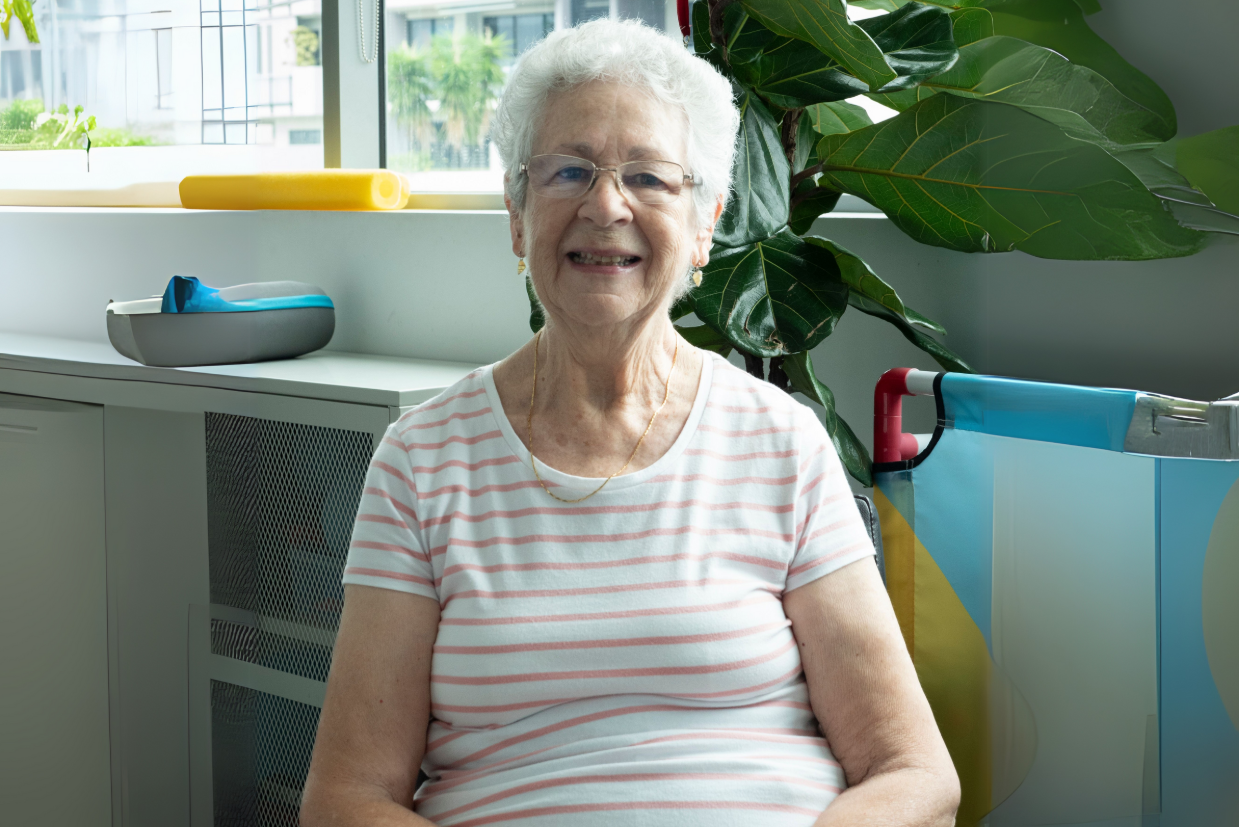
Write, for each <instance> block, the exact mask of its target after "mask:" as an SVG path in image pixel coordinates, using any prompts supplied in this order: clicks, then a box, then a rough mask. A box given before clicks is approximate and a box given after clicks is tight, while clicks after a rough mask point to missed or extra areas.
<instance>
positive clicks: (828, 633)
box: [783, 559, 959, 827]
mask: <svg viewBox="0 0 1239 827" xmlns="http://www.w3.org/2000/svg"><path fill="white" fill-rule="evenodd" d="M783 607H784V611H785V612H786V613H787V616H788V618H789V619H791V621H792V631H793V632H794V633H795V635H796V640H797V642H798V644H799V646H800V659H801V662H802V663H803V665H804V673H805V680H806V682H807V683H808V686H809V700H810V703H811V704H812V706H813V711H814V714H815V715H816V716H817V720H818V723H819V724H820V725H821V728H822V733H823V734H824V735H825V736H826V740H827V741H828V742H829V743H830V748H831V751H832V752H834V755H835V758H837V759H838V760H839V763H840V764H841V765H842V766H843V771H844V773H845V774H846V776H847V782H848V789H847V790H845V791H844V792H843V794H841V795H840V796H839V797H838V798H836V799H835V800H834V801H833V802H831V804H830V806H829V807H827V809H826V810H825V812H823V813H822V815H821V816H820V817H819V818H818V820H817V821H816V822H815V825H814V827H845V826H848V827H850V826H851V825H868V824H879V823H880V824H883V825H888V826H889V827H939V825H941V827H949V825H952V824H954V823H955V810H956V808H957V807H958V806H959V779H958V777H957V776H956V774H955V767H954V766H953V765H952V763H951V756H950V755H949V754H948V753H947V750H946V744H944V743H943V741H942V736H941V735H940V734H939V733H938V726H937V724H936V723H935V722H934V717H933V713H932V711H931V710H930V708H929V702H928V701H926V700H925V693H924V692H923V691H922V690H921V685H920V683H919V681H918V680H917V677H916V671H915V669H914V668H913V666H912V659H911V658H910V657H909V656H908V650H907V646H906V645H905V644H904V640H903V637H902V636H901V635H900V632H899V624H898V622H897V621H896V620H895V612H894V610H893V609H892V608H891V604H890V600H889V598H888V597H887V596H886V591H885V589H883V588H882V581H881V579H880V578H879V576H878V570H877V567H876V566H874V564H873V563H872V562H871V561H870V560H869V559H865V560H859V561H857V562H855V563H851V564H850V565H847V566H844V567H843V568H841V569H839V570H838V571H836V572H834V573H832V574H830V575H828V576H826V577H820V578H818V579H817V580H814V581H812V582H811V583H807V584H806V585H804V586H801V587H800V588H798V589H795V590H793V591H790V592H788V593H787V594H786V595H784V598H783Z"/></svg>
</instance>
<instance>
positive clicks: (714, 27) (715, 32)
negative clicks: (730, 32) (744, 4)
mask: <svg viewBox="0 0 1239 827" xmlns="http://www.w3.org/2000/svg"><path fill="white" fill-rule="evenodd" d="M734 2H736V0H709V5H710V40H711V42H713V43H714V44H715V45H717V46H718V47H719V48H720V49H722V50H723V61H724V62H728V63H729V62H730V61H728V58H727V33H726V32H725V31H724V29H723V12H725V11H726V10H727V7H728V6H730V5H731V4H732V3H734Z"/></svg>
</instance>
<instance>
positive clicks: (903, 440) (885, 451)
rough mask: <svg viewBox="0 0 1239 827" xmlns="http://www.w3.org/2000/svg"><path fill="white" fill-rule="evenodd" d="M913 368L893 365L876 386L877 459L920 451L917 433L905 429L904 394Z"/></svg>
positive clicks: (888, 459) (907, 456) (905, 456)
mask: <svg viewBox="0 0 1239 827" xmlns="http://www.w3.org/2000/svg"><path fill="white" fill-rule="evenodd" d="M911 372H912V368H892V369H891V370H888V371H887V372H886V373H884V374H882V378H881V379H879V380H878V384H877V386H876V387H875V388H874V389H873V461H874V462H875V463H877V462H899V461H901V460H905V459H911V458H912V457H914V456H916V455H917V453H918V452H919V450H920V449H919V447H918V446H917V444H916V437H914V436H912V434H905V433H903V398H904V397H905V396H911V395H912V394H911V393H910V392H909V391H908V382H907V380H908V374H909V373H911Z"/></svg>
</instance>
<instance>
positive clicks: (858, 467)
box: [783, 351, 873, 487]
mask: <svg viewBox="0 0 1239 827" xmlns="http://www.w3.org/2000/svg"><path fill="white" fill-rule="evenodd" d="M783 372H784V373H786V374H787V379H788V382H789V383H790V384H791V386H792V390H794V391H796V392H798V393H802V394H804V395H805V396H807V397H808V398H809V399H811V400H812V401H814V402H816V403H817V404H819V405H821V406H822V409H823V410H824V411H825V412H826V415H825V417H824V419H825V421H824V422H823V423H822V424H823V425H824V426H825V427H826V433H827V434H829V435H830V441H831V442H832V443H834V446H835V451H836V452H837V453H838V454H839V460H840V461H841V462H842V463H843V467H844V468H846V469H847V471H848V473H849V474H851V475H852V476H853V477H855V478H856V479H857V480H858V481H859V482H860V483H861V484H862V485H864V486H866V487H869V486H872V485H873V461H872V460H871V459H870V458H869V452H868V451H867V450H866V449H865V445H864V443H863V442H861V441H860V440H859V439H857V437H856V434H855V432H853V431H852V429H851V428H850V427H849V426H848V424H847V422H845V421H844V420H843V417H841V416H839V414H838V412H837V411H836V410H835V395H834V393H833V392H832V391H831V390H830V388H828V387H826V385H825V384H824V383H823V382H822V380H820V379H818V378H817V373H816V372H815V371H814V370H813V357H812V356H810V355H809V352H808V351H803V352H801V353H793V354H792V355H790V356H788V357H787V358H785V359H784V360H783Z"/></svg>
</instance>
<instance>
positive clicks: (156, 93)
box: [0, 0, 323, 181]
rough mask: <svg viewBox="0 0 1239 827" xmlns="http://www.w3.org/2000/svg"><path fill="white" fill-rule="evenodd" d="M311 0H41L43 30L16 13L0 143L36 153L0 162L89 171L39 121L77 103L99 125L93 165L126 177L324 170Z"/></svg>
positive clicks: (3, 75) (5, 56)
mask: <svg viewBox="0 0 1239 827" xmlns="http://www.w3.org/2000/svg"><path fill="white" fill-rule="evenodd" d="M320 3H321V0H128V2H120V3H112V2H97V0H40V2H37V3H35V4H34V17H35V25H36V28H37V31H38V36H39V41H40V42H38V43H34V44H31V43H30V42H29V41H28V40H27V37H26V34H25V32H24V31H23V29H22V27H21V26H20V25H16V24H15V25H13V26H12V27H10V35H9V37H8V39H3V37H2V36H0V123H3V124H4V126H3V127H0V150H8V149H24V150H31V149H34V150H44V151H43V152H39V153H38V154H37V155H34V154H29V153H28V152H21V153H17V152H3V151H0V174H7V173H9V172H13V173H15V174H20V173H22V172H23V171H27V172H28V171H30V170H33V169H34V168H35V167H38V168H39V169H41V170H45V171H52V172H55V171H57V170H61V171H66V172H69V171H77V170H82V171H84V170H85V168H86V160H85V153H84V152H81V151H80V150H79V151H76V152H74V151H67V152H66V151H63V149H64V148H65V147H69V148H72V144H71V143H70V142H68V141H65V142H63V143H62V144H61V145H60V146H56V145H55V139H56V137H57V136H58V134H59V133H58V132H56V130H52V129H50V128H49V127H47V126H46V124H45V125H43V128H42V129H40V124H39V123H38V122H39V120H40V118H39V116H40V114H42V113H43V112H49V113H56V112H57V111H58V110H60V108H61V107H64V110H65V111H66V115H65V117H67V118H68V119H70V122H71V120H72V117H73V110H74V109H75V107H78V106H81V107H82V113H81V116H80V119H79V120H80V121H83V122H84V121H85V119H86V118H87V117H90V116H93V117H94V118H95V120H96V123H97V128H96V129H95V130H94V132H93V133H92V134H91V139H92V140H91V143H92V147H91V153H90V156H91V166H92V169H94V170H96V171H98V170H101V169H104V168H106V169H108V170H110V171H111V172H113V173H115V174H116V175H117V176H120V177H124V176H126V175H128V176H129V177H130V179H131V180H139V181H140V180H174V179H176V178H179V177H180V176H182V175H186V174H190V173H193V172H196V171H201V172H208V171H210V172H214V171H234V170H260V169H290V168H302V169H304V168H315V167H317V168H321V167H322V166H323V149H322V120H323V116H322V106H323V103H322V100H323V98H322V68H321V66H320V65H319V64H320V63H321V45H320V43H319V40H320V36H321V29H322V25H321V10H320V8H321V7H320ZM298 33H301V34H298ZM307 132H315V133H316V134H317V135H318V138H317V139H316V140H315V141H313V142H310V141H307V140H301V139H294V137H293V136H294V133H300V134H301V135H302V136H304V134H305V133H307ZM53 147H55V148H53ZM115 147H124V148H126V149H125V151H124V152H120V153H118V152H117V151H116V150H115V149H113V148H115ZM217 147H218V148H219V149H216V148H217ZM224 148H226V151H224ZM44 156H46V157H44Z"/></svg>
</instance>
